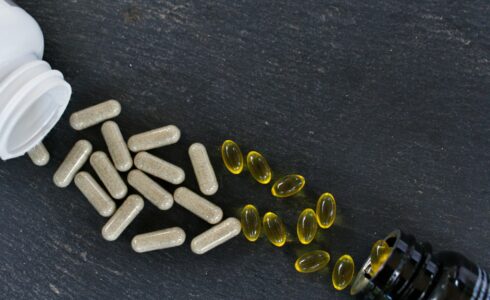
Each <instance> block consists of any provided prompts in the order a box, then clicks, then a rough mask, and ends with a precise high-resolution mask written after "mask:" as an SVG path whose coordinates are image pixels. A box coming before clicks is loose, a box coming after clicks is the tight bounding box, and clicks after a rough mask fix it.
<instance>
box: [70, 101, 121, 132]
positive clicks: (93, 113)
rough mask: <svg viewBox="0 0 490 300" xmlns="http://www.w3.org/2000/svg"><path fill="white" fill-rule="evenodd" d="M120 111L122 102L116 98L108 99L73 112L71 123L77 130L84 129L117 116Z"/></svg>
mask: <svg viewBox="0 0 490 300" xmlns="http://www.w3.org/2000/svg"><path fill="white" fill-rule="evenodd" d="M120 113H121V104H120V103H119V102H118V101H116V100H108V101H105V102H102V103H99V104H97V105H94V106H90V107H88V108H85V109H83V110H80V111H78V112H75V113H73V114H72V115H71V116H70V125H71V127H72V128H73V129H75V130H83V129H86V128H89V127H91V126H94V125H97V124H99V123H102V122H104V121H107V120H109V119H112V118H115V117H117V116H118V115H119V114H120Z"/></svg>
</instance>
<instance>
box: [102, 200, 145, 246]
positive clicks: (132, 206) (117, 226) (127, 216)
mask: <svg viewBox="0 0 490 300" xmlns="http://www.w3.org/2000/svg"><path fill="white" fill-rule="evenodd" d="M144 206H145V202H144V201H143V198H141V197H140V196H138V195H131V196H129V197H128V198H127V199H126V200H125V201H124V202H123V204H122V205H121V206H120V207H119V208H118V209H117V210H116V212H115V213H114V215H112V217H111V218H110V219H109V221H107V223H106V224H105V225H104V227H103V228H102V237H103V238H104V239H106V240H107V241H114V240H116V239H117V238H118V237H119V236H120V235H121V233H123V231H124V230H125V229H126V228H127V227H128V226H129V224H131V222H133V220H134V219H135V218H136V216H137V215H138V214H139V213H140V212H141V210H142V209H143V207H144Z"/></svg>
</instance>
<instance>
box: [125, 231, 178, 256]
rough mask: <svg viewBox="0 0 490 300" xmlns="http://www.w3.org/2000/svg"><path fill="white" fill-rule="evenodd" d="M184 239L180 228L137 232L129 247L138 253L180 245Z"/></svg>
mask: <svg viewBox="0 0 490 300" xmlns="http://www.w3.org/2000/svg"><path fill="white" fill-rule="evenodd" d="M184 241H185V232H184V230H182V228H179V227H172V228H168V229H163V230H158V231H154V232H148V233H144V234H138V235H137V236H135V237H134V238H133V240H132V241H131V247H132V248H133V250H134V251H136V252H138V253H143V252H149V251H154V250H162V249H167V248H172V247H177V246H180V245H182V244H183V243H184Z"/></svg>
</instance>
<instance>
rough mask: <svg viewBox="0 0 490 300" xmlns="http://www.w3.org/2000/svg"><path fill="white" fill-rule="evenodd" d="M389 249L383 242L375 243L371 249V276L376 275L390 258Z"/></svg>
mask: <svg viewBox="0 0 490 300" xmlns="http://www.w3.org/2000/svg"><path fill="white" fill-rule="evenodd" d="M390 254H391V248H390V246H388V244H387V243H386V241H385V240H379V241H376V242H375V243H374V244H373V247H372V248H371V255H370V258H371V271H372V275H374V274H376V273H377V272H378V271H379V269H380V268H381V267H382V266H383V264H384V263H385V262H386V260H387V259H388V257H390Z"/></svg>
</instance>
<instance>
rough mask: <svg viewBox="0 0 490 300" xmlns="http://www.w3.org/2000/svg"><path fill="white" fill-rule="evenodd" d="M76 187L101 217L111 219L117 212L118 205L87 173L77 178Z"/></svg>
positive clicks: (78, 175) (81, 173)
mask: <svg viewBox="0 0 490 300" xmlns="http://www.w3.org/2000/svg"><path fill="white" fill-rule="evenodd" d="M75 185H76V186H77V187H78V189H79V190H80V191H81V192H82V194H83V195H84V196H85V198H87V200H88V201H89V202H90V204H92V206H93V207H94V208H95V210H97V212H98V213H99V215H101V216H103V217H110V216H112V214H113V213H114V211H115V210H116V204H115V203H114V201H113V200H112V198H111V197H110V196H109V195H108V194H107V193H106V191H105V190H104V188H102V187H101V186H100V185H99V184H98V183H97V181H95V179H94V178H93V177H92V175H90V174H89V173H87V172H80V173H78V174H77V175H76V176H75Z"/></svg>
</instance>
